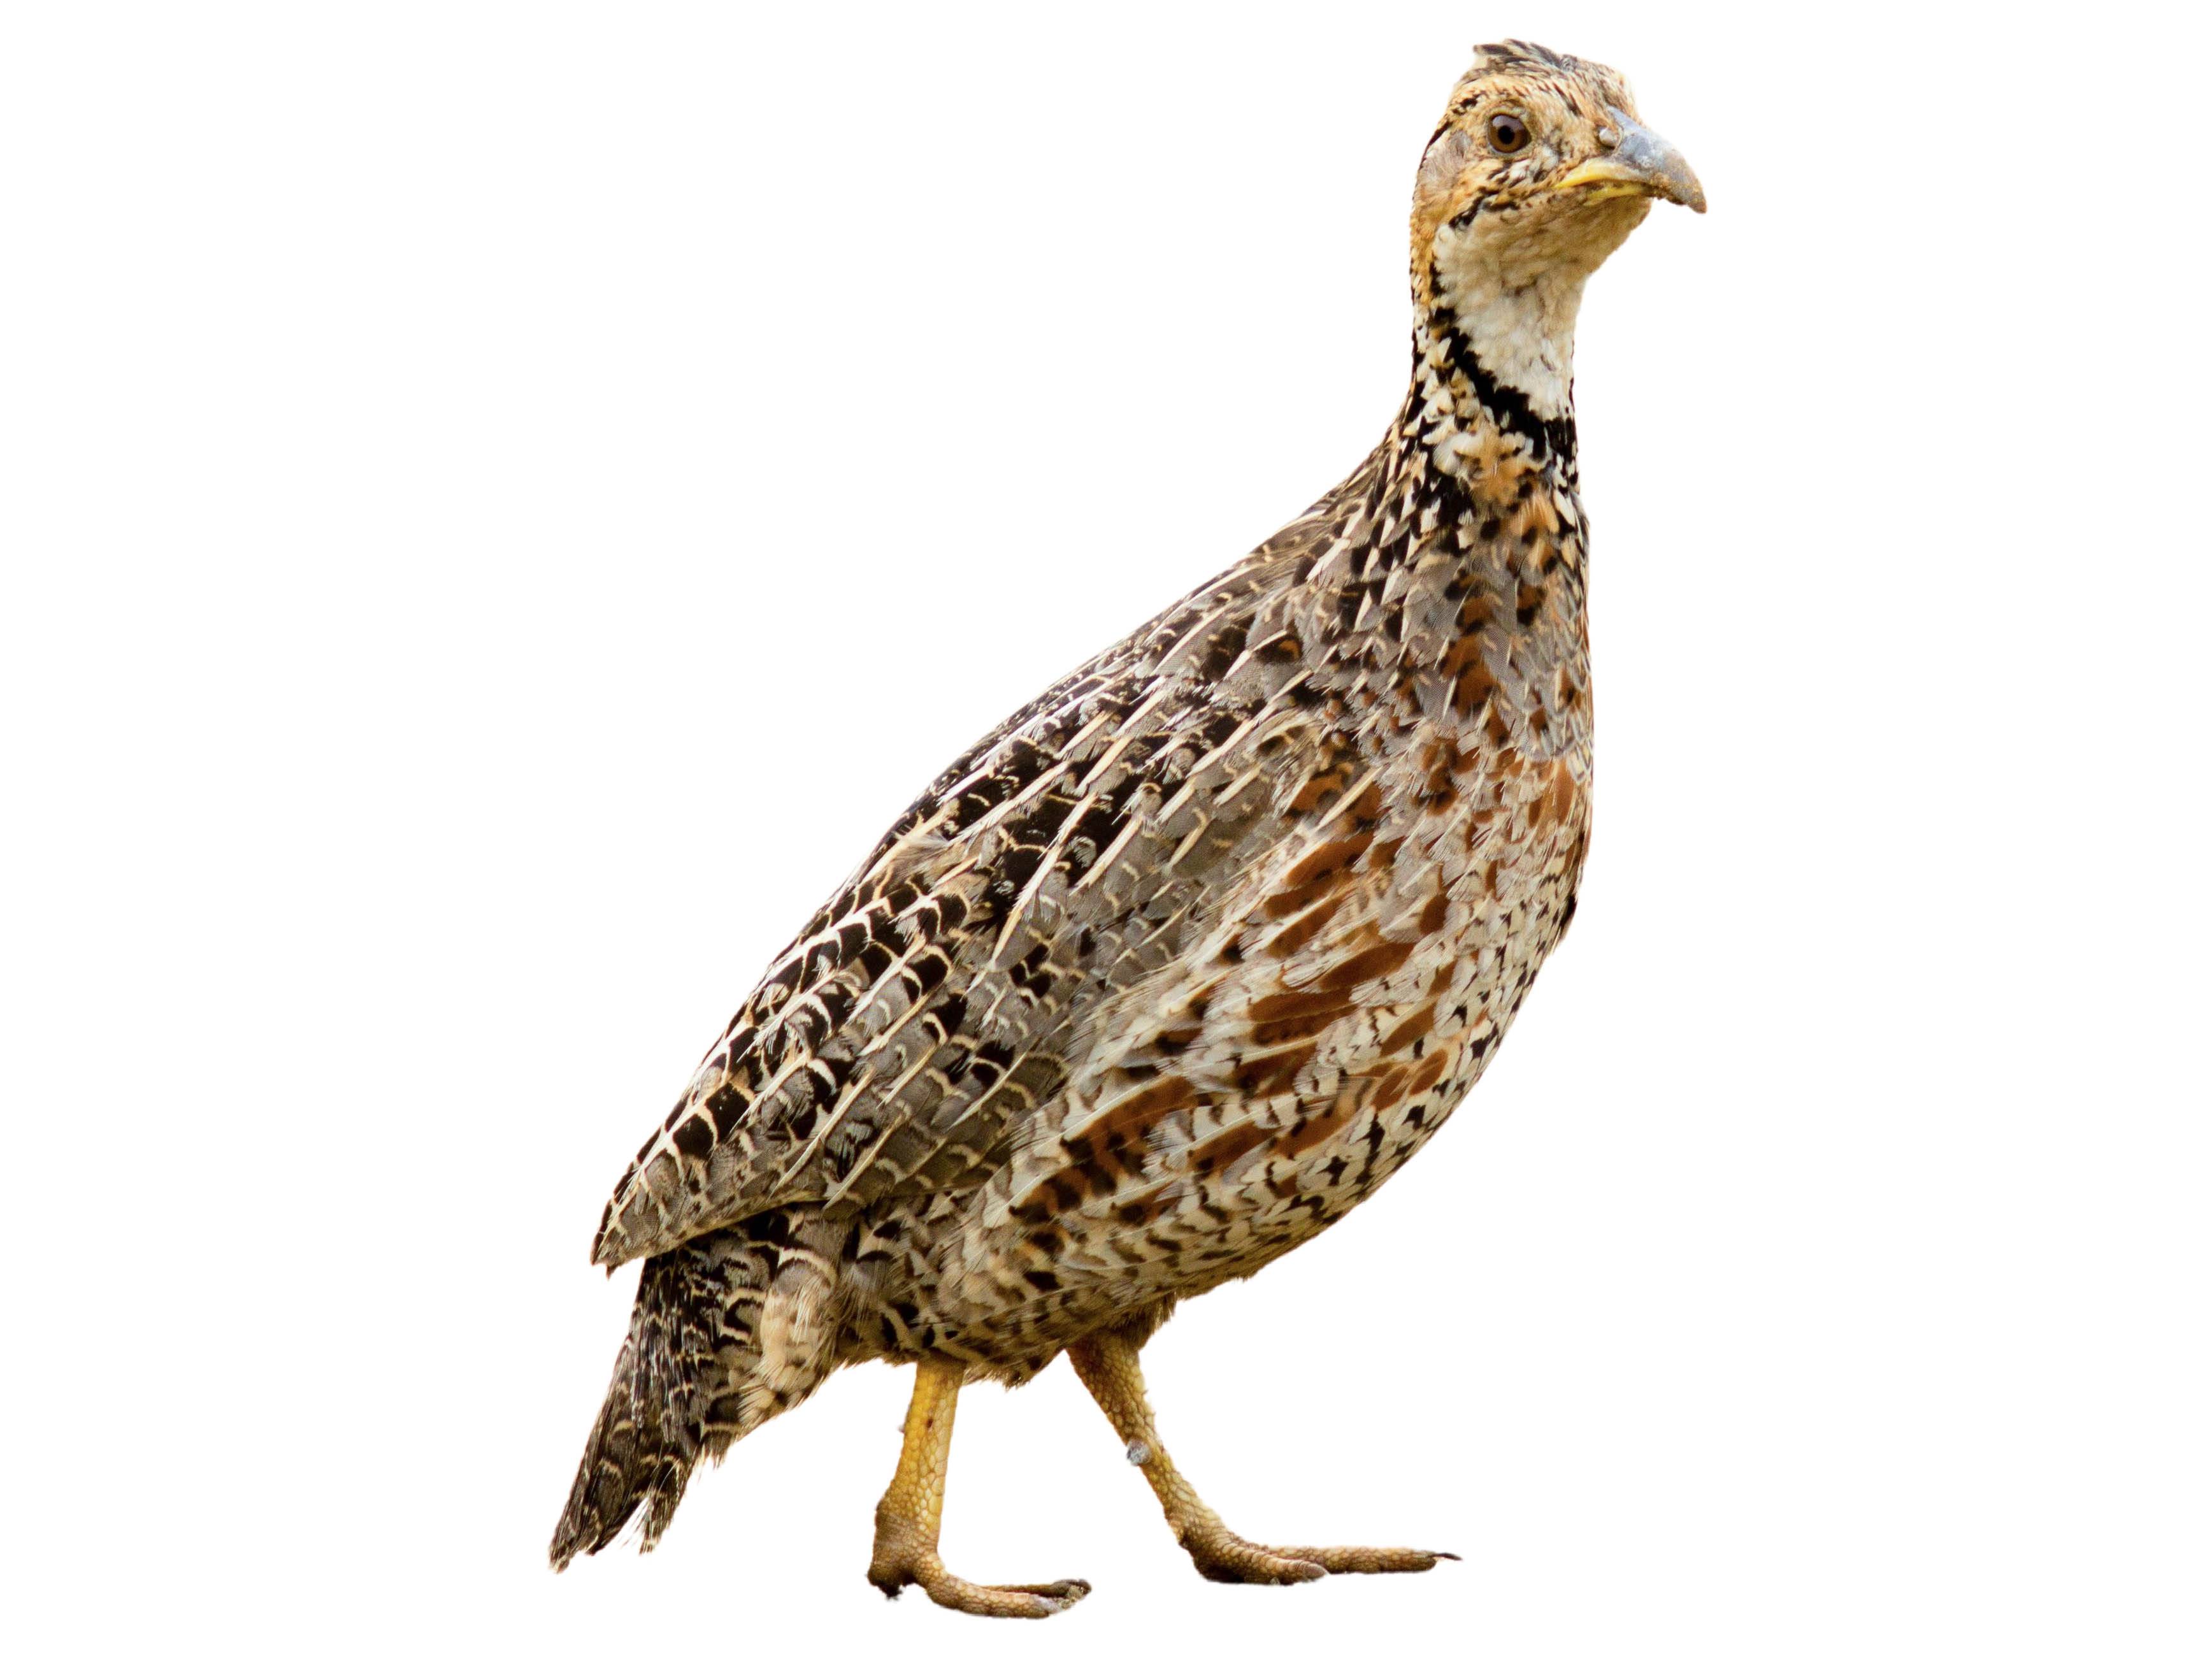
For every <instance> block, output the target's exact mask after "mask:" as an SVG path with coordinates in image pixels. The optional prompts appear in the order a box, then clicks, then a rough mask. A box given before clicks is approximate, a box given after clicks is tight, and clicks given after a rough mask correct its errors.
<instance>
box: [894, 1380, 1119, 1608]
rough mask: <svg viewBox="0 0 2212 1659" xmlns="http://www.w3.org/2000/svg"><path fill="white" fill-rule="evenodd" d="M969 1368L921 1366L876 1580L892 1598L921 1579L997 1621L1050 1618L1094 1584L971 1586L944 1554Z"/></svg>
mask: <svg viewBox="0 0 2212 1659" xmlns="http://www.w3.org/2000/svg"><path fill="white" fill-rule="evenodd" d="M966 1370H967V1368H966V1367H965V1366H964V1365H962V1364H959V1363H958V1362H957V1361H956V1360H951V1359H937V1358H929V1359H924V1360H923V1361H922V1362H921V1364H918V1365H916V1366H915V1375H914V1403H913V1404H912V1405H910V1406H908V1407H907V1413H906V1443H905V1444H904V1445H903V1446H902V1447H901V1448H900V1449H899V1463H898V1473H897V1474H894V1475H893V1476H892V1477H891V1484H890V1489H889V1490H888V1491H886V1492H884V1499H883V1502H882V1503H880V1504H877V1505H876V1553H875V1559H873V1560H872V1561H871V1562H870V1563H869V1565H868V1582H869V1583H872V1584H873V1585H874V1586H875V1587H876V1588H877V1589H879V1590H881V1591H882V1592H883V1593H884V1595H897V1594H898V1593H899V1591H900V1590H901V1589H904V1588H905V1587H906V1586H907V1585H908V1584H919V1585H921V1588H922V1590H923V1591H924V1593H925V1594H927V1595H928V1597H929V1599H930V1600H931V1601H934V1602H936V1603H937V1605H938V1606H939V1607H951V1608H952V1609H953V1610H954V1611H956V1612H958V1613H982V1614H984V1615H986V1616H987V1617H989V1618H994V1619H1045V1618H1049V1617H1050V1616H1051V1615H1052V1614H1054V1613H1065V1612H1066V1610H1067V1609H1068V1608H1070V1607H1073V1606H1074V1605H1075V1604H1076V1603H1077V1602H1078V1601H1081V1600H1082V1599H1083V1598H1084V1597H1085V1596H1086V1595H1090V1594H1091V1586H1090V1585H1089V1584H1087V1583H1084V1581H1083V1580H1082V1579H1080V1578H1063V1579H1061V1580H1060V1582H1059V1583H1056V1584H971V1583H969V1582H968V1581H967V1580H966V1579H964V1578H957V1577H954V1576H953V1575H952V1574H951V1573H950V1572H947V1571H945V1563H944V1562H943V1561H941V1560H939V1559H938V1555H937V1529H938V1523H939V1520H940V1518H941V1517H942V1516H943V1515H944V1512H945V1465H946V1464H947V1463H948V1462H950V1461H951V1455H952V1413H953V1408H954V1407H956V1406H957V1404H958V1403H959V1400H960V1383H961V1380H962V1378H963V1376H964V1375H965V1373H966Z"/></svg>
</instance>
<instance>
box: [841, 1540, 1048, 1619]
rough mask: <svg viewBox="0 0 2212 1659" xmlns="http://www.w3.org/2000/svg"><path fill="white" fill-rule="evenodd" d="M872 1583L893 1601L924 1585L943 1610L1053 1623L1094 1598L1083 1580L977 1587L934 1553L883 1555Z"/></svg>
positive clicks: (870, 1571)
mask: <svg viewBox="0 0 2212 1659" xmlns="http://www.w3.org/2000/svg"><path fill="white" fill-rule="evenodd" d="M868 1582H869V1583H872V1584H873V1585H874V1586H875V1587H876V1588H877V1589H879V1590H881V1591H882V1592H883V1593H884V1595H887V1596H890V1597H891V1598H892V1599H893V1600H896V1599H897V1596H898V1593H899V1591H900V1590H902V1589H905V1588H906V1586H907V1585H908V1584H919V1585H921V1590H922V1594H924V1595H927V1596H928V1597H929V1599H930V1600H931V1601H934V1602H936V1603H937V1605H938V1606H939V1607H950V1608H951V1609H952V1610H953V1611H954V1612H955V1613H976V1614H980V1615H981V1617H983V1618H986V1619H1049V1618H1051V1617H1052V1615H1053V1614H1054V1613H1066V1611H1067V1610H1068V1609H1069V1608H1070V1607H1073V1606H1074V1605H1075V1604H1076V1603H1077V1602H1078V1601H1081V1600H1082V1599H1083V1598H1084V1597H1085V1596H1086V1595H1090V1594H1091V1586H1090V1584H1089V1583H1087V1582H1086V1581H1085V1580H1083V1579H1080V1578H1062V1579H1060V1580H1059V1581H1058V1582H1056V1583H1050V1584H971V1583H969V1582H968V1581H967V1580H966V1579H965V1578H963V1577H959V1575H957V1573H954V1572H951V1571H948V1570H947V1569H946V1567H945V1563H944V1562H943V1561H941V1560H939V1559H938V1555H937V1552H936V1551H934V1550H924V1551H917V1552H915V1553H913V1554H911V1555H908V1556H906V1557H904V1558H902V1559H885V1558H884V1557H883V1556H881V1555H878V1557H877V1559H876V1561H875V1564H874V1565H872V1566H871V1567H870V1568H869V1569H868Z"/></svg>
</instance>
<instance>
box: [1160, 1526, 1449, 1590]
mask: <svg viewBox="0 0 2212 1659" xmlns="http://www.w3.org/2000/svg"><path fill="white" fill-rule="evenodd" d="M1183 1547H1184V1548H1185V1549H1187V1550H1188V1551H1189V1552H1190V1559H1191V1561H1192V1564H1193V1565H1195V1566H1196V1567H1197V1568H1198V1570H1199V1571H1200V1573H1201V1574H1203V1575H1204V1576H1205V1577H1208V1578H1211V1579H1212V1580H1213V1582H1214V1583H1217V1584H1307V1583H1312V1582H1313V1581H1314V1580H1315V1579H1316V1578H1326V1577H1328V1576H1329V1574H1331V1573H1333V1572H1426V1571H1428V1570H1429V1569H1430V1568H1431V1567H1433V1566H1434V1565H1436V1564H1437V1562H1439V1561H1456V1560H1458V1559H1459V1557H1457V1556H1456V1555H1454V1554H1452V1553H1450V1552H1449V1551H1448V1550H1404V1549H1370V1548H1368V1547H1364V1546H1360V1545H1337V1546H1329V1547H1304V1546H1297V1545H1286V1546H1281V1547H1273V1548H1271V1547H1268V1546H1267V1545H1265V1544H1255V1543H1253V1542H1252V1541H1250V1540H1249V1539H1245V1538H1239V1537H1238V1536H1237V1534H1235V1533H1233V1532H1231V1531H1229V1530H1228V1529H1227V1528H1223V1529H1222V1530H1221V1531H1220V1532H1218V1533H1214V1532H1206V1533H1199V1534H1193V1535H1191V1536H1189V1537H1187V1538H1185V1539H1184V1540H1183Z"/></svg>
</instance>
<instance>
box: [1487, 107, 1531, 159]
mask: <svg viewBox="0 0 2212 1659" xmlns="http://www.w3.org/2000/svg"><path fill="white" fill-rule="evenodd" d="M1490 147H1491V149H1494V150H1496V151H1497V152H1498V154H1499V155H1515V154H1517V153H1518V152H1519V151H1522V150H1524V149H1528V123H1527V122H1526V121H1524V120H1522V118H1520V117H1519V116H1517V115H1493V116H1492V117H1491V118H1490Z"/></svg>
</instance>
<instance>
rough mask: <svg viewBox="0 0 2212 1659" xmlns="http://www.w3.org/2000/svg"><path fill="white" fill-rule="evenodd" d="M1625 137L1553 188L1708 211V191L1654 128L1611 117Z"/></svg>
mask: <svg viewBox="0 0 2212 1659" xmlns="http://www.w3.org/2000/svg"><path fill="white" fill-rule="evenodd" d="M1607 114H1608V115H1610V116H1611V117H1612V118H1613V130H1614V131H1616V132H1618V133H1619V134H1620V138H1619V140H1618V141H1617V142H1616V143H1614V144H1613V148H1612V149H1609V150H1607V151H1606V153H1605V154H1604V155H1596V156H1593V157H1591V158H1590V159H1589V161H1585V162H1583V164H1582V165H1581V166H1580V167H1577V168H1576V169H1575V170H1574V171H1573V172H1572V173H1569V174H1567V176H1566V177H1565V178H1564V179H1560V180H1559V182H1558V183H1557V184H1555V185H1553V186H1552V188H1553V189H1554V190H1578V191H1587V192H1589V194H1590V195H1591V196H1593V197H1606V196H1663V197H1666V198H1667V200H1668V201H1670V202H1680V204H1682V205H1683V206H1684V207H1686V208H1687V209H1689V210H1690V211H1691V212H1692V213H1703V212H1704V211H1705V186H1704V185H1700V184H1699V182H1698V175H1697V174H1696V173H1692V172H1691V171H1690V164H1689V163H1688V162H1687V161H1684V160H1683V159H1682V152H1681V151H1680V150H1679V149H1675V148H1674V145H1672V144H1670V143H1668V142H1667V141H1666V140H1665V139H1664V138H1662V137H1660V136H1659V135H1658V134H1657V133H1656V132H1654V131H1651V130H1650V128H1649V127H1643V126H1638V125H1637V124H1636V123H1635V122H1633V121H1632V120H1630V119H1629V118H1627V117H1626V116H1625V115H1623V114H1622V113H1621V112H1620V111H1619V110H1608V111H1607Z"/></svg>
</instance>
